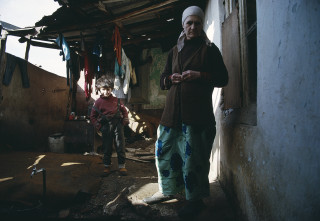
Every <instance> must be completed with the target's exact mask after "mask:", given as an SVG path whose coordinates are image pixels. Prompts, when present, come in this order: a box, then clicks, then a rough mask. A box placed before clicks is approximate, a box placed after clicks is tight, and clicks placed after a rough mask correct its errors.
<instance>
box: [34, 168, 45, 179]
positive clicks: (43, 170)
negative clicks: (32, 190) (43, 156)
mask: <svg viewBox="0 0 320 221" xmlns="http://www.w3.org/2000/svg"><path fill="white" fill-rule="evenodd" d="M45 171H46V169H44V168H41V169H40V170H37V168H36V166H34V168H33V170H32V172H31V178H32V177H33V175H36V174H37V173H41V172H44V173H45Z"/></svg>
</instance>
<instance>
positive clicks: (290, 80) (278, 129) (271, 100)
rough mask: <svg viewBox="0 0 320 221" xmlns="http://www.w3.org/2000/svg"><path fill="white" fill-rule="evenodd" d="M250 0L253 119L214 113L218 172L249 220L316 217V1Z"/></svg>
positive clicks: (319, 61) (319, 47)
mask: <svg viewBox="0 0 320 221" xmlns="http://www.w3.org/2000/svg"><path fill="white" fill-rule="evenodd" d="M256 3H257V33H258V34H257V45H258V51H257V54H258V81H257V83H258V84H257V89H258V92H257V126H247V125H241V124H237V123H236V120H235V119H236V118H237V117H238V116H237V115H236V114H237V113H232V114H231V115H229V116H228V117H227V118H223V116H221V115H219V117H220V119H219V122H218V123H219V125H221V130H222V131H221V132H220V133H221V137H220V138H221V140H220V141H221V142H220V143H219V144H220V146H221V147H220V148H221V154H220V157H221V168H220V170H221V174H220V180H221V182H222V183H223V184H224V186H225V187H226V188H227V190H228V192H229V193H234V194H235V195H236V197H237V200H238V202H239V206H240V207H241V209H242V212H243V213H244V214H245V216H246V218H247V219H248V220H252V221H257V220H275V221H277V220H288V221H289V220H290V221H292V220H318V219H319V217H320V188H319V186H320V160H319V159H320V136H319V134H320V92H319V89H320V87H319V86H320V52H319V51H320V22H319V21H320V1H319V0H308V1H304V0H282V1H268V0H262V1H256ZM238 114H239V113H238Z"/></svg>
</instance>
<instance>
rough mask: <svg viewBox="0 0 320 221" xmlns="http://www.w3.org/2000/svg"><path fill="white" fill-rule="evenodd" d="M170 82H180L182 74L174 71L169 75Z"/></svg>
mask: <svg viewBox="0 0 320 221" xmlns="http://www.w3.org/2000/svg"><path fill="white" fill-rule="evenodd" d="M171 82H172V84H179V83H181V82H182V75H181V74H178V73H174V74H172V75H171Z"/></svg>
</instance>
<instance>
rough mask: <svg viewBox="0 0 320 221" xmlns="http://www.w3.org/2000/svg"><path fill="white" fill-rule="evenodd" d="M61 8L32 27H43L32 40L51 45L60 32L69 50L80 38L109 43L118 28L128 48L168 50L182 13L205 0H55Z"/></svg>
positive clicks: (176, 31)
mask: <svg viewBox="0 0 320 221" xmlns="http://www.w3.org/2000/svg"><path fill="white" fill-rule="evenodd" d="M55 1H57V2H59V4H60V5H61V7H60V8H59V9H57V11H55V12H54V13H53V14H52V15H50V16H45V17H43V18H42V19H41V20H40V21H38V22H37V23H36V24H35V26H45V27H44V28H43V29H42V30H41V31H40V33H39V34H38V35H37V36H34V39H39V40H47V41H51V42H54V40H55V39H56V38H57V37H58V35H59V33H62V34H63V36H64V37H65V39H66V40H67V42H68V44H69V45H70V46H71V47H74V48H75V49H76V48H79V47H80V41H81V36H83V38H84V40H85V42H86V44H91V45H93V44H94V42H95V40H96V38H97V36H103V39H104V40H105V41H106V42H108V41H110V46H111V36H112V33H113V30H114V26H115V25H117V26H118V27H119V30H120V34H121V39H122V45H123V47H127V48H136V47H138V48H140V49H141V48H150V47H154V46H162V47H163V48H164V49H165V50H166V49H169V48H171V47H172V46H173V45H174V44H175V42H176V39H177V37H178V36H179V33H180V32H181V30H182V27H181V15H182V12H183V10H184V9H185V8H186V7H188V6H190V5H198V6H200V7H201V8H203V9H204V8H205V6H206V4H207V0H197V1H188V0H104V1H101V0H100V1H99V0H55Z"/></svg>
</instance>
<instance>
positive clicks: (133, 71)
mask: <svg viewBox="0 0 320 221" xmlns="http://www.w3.org/2000/svg"><path fill="white" fill-rule="evenodd" d="M129 69H130V78H131V81H130V83H131V84H132V85H136V84H137V76H136V69H135V68H134V67H132V62H131V61H130V63H129Z"/></svg>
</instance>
